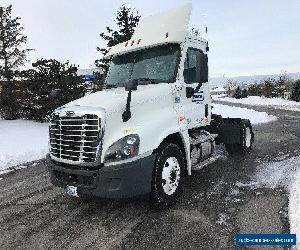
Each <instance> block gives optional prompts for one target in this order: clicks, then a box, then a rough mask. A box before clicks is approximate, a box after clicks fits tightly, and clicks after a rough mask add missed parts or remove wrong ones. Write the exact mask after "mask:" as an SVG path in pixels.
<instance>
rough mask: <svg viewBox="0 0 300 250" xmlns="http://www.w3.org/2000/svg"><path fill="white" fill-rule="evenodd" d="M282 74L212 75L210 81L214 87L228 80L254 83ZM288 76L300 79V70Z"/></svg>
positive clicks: (246, 83)
mask: <svg viewBox="0 0 300 250" xmlns="http://www.w3.org/2000/svg"><path fill="white" fill-rule="evenodd" d="M280 75H281V74H273V75H253V76H237V77H212V78H210V83H211V85H212V86H213V87H218V86H224V85H226V84H227V82H228V80H229V79H230V80H232V81H233V82H236V83H239V84H240V85H248V84H253V83H255V82H260V81H263V80H266V79H268V78H275V79H276V78H278V77H279V76H280ZM287 75H288V77H289V78H290V79H293V80H297V79H300V72H297V73H287Z"/></svg>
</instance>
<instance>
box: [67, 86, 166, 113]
mask: <svg viewBox="0 0 300 250" xmlns="http://www.w3.org/2000/svg"><path fill="white" fill-rule="evenodd" d="M162 85H164V86H162ZM165 88H169V90H170V86H169V84H155V85H154V84H149V85H141V86H138V89H137V90H136V91H132V94H131V104H130V105H131V107H134V106H136V105H141V104H143V103H145V102H149V101H151V99H153V98H154V99H156V98H159V96H167V95H169V94H170V93H169V91H163V90H162V89H165ZM127 95H128V92H127V91H125V88H123V87H119V88H112V89H105V90H102V91H99V92H96V93H93V94H90V95H87V96H85V97H82V98H80V99H77V100H75V101H72V102H70V103H68V104H66V105H64V106H63V107H62V108H66V109H69V108H71V107H74V106H77V107H78V106H82V107H90V108H96V109H97V108H102V109H105V111H106V113H107V114H110V113H114V112H121V111H124V110H125V108H126V102H127Z"/></svg>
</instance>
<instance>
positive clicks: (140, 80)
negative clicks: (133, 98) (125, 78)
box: [136, 78, 158, 85]
mask: <svg viewBox="0 0 300 250" xmlns="http://www.w3.org/2000/svg"><path fill="white" fill-rule="evenodd" d="M136 80H137V81H138V84H139V85H147V84H155V83H158V80H157V79H150V78H137V79H136Z"/></svg>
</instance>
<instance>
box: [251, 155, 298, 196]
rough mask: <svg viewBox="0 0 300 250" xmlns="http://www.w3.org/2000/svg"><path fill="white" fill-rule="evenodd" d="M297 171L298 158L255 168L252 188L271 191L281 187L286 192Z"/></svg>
mask: <svg viewBox="0 0 300 250" xmlns="http://www.w3.org/2000/svg"><path fill="white" fill-rule="evenodd" d="M297 169H300V157H299V156H298V157H291V158H288V159H285V160H282V161H275V162H269V163H265V164H262V165H260V166H258V168H257V172H256V173H255V175H254V182H252V186H254V187H257V188H260V187H264V188H271V189H274V188H278V187H283V188H285V189H286V190H287V191H288V190H289V188H290V185H291V182H292V181H293V178H294V174H295V172H296V170H297Z"/></svg>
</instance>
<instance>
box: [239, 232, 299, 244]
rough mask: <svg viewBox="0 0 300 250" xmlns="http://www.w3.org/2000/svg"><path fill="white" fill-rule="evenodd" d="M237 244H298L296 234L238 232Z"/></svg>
mask: <svg viewBox="0 0 300 250" xmlns="http://www.w3.org/2000/svg"><path fill="white" fill-rule="evenodd" d="M235 244H236V245H237V246H266V245H268V246H291V245H296V234H237V235H236V236H235Z"/></svg>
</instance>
